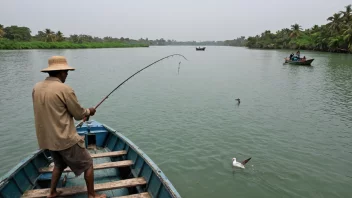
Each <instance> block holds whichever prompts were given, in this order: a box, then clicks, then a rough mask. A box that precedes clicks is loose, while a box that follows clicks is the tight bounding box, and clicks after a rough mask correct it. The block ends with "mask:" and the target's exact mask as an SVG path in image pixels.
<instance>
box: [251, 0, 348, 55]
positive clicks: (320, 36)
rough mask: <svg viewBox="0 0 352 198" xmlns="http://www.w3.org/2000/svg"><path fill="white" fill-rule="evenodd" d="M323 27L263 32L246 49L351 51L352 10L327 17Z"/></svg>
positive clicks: (252, 39) (252, 38) (292, 27)
mask: <svg viewBox="0 0 352 198" xmlns="http://www.w3.org/2000/svg"><path fill="white" fill-rule="evenodd" d="M327 20H328V21H329V22H328V23H327V24H326V25H321V26H318V25H314V26H313V27H312V28H310V29H306V30H302V28H301V26H300V25H298V24H294V25H291V28H290V29H288V28H284V29H282V30H279V31H277V32H276V33H271V32H270V31H269V30H266V31H265V32H263V33H262V34H261V35H257V36H254V37H248V39H247V42H246V46H247V47H249V48H263V49H308V50H319V51H329V52H350V53H351V52H352V9H351V5H348V6H346V7H345V10H344V11H341V12H339V13H335V14H334V15H333V16H331V17H329V18H327Z"/></svg>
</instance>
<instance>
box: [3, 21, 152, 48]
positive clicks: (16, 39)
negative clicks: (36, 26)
mask: <svg viewBox="0 0 352 198" xmlns="http://www.w3.org/2000/svg"><path fill="white" fill-rule="evenodd" d="M104 47H148V44H147V43H144V42H140V41H138V40H133V39H129V38H123V37H121V38H113V37H110V36H106V37H103V38H99V37H94V36H90V35H85V34H79V35H77V34H73V35H70V36H68V37H65V36H64V34H63V33H62V32H61V31H57V32H54V31H52V30H51V29H45V30H42V31H38V33H37V34H36V35H34V36H32V35H31V30H30V29H29V28H28V27H19V26H16V25H12V26H8V27H4V26H3V25H1V24H0V49H38V48H39V49H51V48H59V49H63V48H104Z"/></svg>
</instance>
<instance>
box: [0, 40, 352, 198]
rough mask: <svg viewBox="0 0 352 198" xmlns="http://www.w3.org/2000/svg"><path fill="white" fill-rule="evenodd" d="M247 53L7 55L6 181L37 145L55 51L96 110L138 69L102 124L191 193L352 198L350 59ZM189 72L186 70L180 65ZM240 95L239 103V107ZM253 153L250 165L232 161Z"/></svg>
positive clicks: (1, 123) (100, 114) (0, 161)
mask: <svg viewBox="0 0 352 198" xmlns="http://www.w3.org/2000/svg"><path fill="white" fill-rule="evenodd" d="M291 52H292V51H288V50H250V49H246V48H239V47H212V46H209V47H207V48H206V51H204V52H203V51H196V50H195V48H194V47H187V46H184V47H171V46H167V47H149V48H130V49H83V50H22V51H0V69H1V72H0V84H1V88H0V104H1V108H0V114H1V119H0V144H1V150H0V175H3V174H5V173H6V172H7V171H9V170H10V169H11V167H13V166H14V165H15V164H17V163H19V162H20V160H21V159H23V158H24V157H25V156H27V155H28V154H29V153H31V152H33V151H34V150H36V149H37V142H36V136H35V130H34V120H33V107H32V101H31V92H32V87H33V86H34V84H35V83H36V82H38V81H40V80H43V79H44V78H45V77H46V74H44V73H41V72H40V70H41V69H42V68H45V67H47V60H48V58H49V57H50V56H53V55H63V56H66V57H67V59H68V62H69V64H70V65H71V66H72V67H75V68H76V71H73V72H69V75H68V79H67V82H66V83H67V84H69V85H70V86H71V87H73V88H74V90H75V93H76V95H77V97H78V99H79V101H80V103H81V104H82V105H83V106H85V107H89V106H93V105H95V104H96V103H98V102H99V101H100V100H101V99H102V97H103V96H105V95H106V94H107V93H109V92H110V91H111V90H112V89H113V88H114V87H115V86H116V85H118V84H119V83H120V82H122V81H123V80H125V79H126V78H127V77H129V76H130V75H131V74H133V73H134V72H135V71H137V70H139V69H141V68H142V67H144V66H146V65H148V64H149V63H152V62H153V61H155V60H157V59H159V58H162V57H164V56H166V55H169V54H172V53H181V54H183V55H185V56H186V57H187V58H188V61H185V60H182V59H181V58H178V57H173V58H169V59H167V60H165V61H163V62H160V63H158V64H156V65H154V66H153V67H151V68H149V69H147V70H145V71H143V72H142V73H140V74H139V75H138V76H136V77H134V78H133V79H131V80H130V81H128V82H127V83H126V84H125V85H124V86H122V87H121V88H120V89H118V90H117V91H116V92H115V93H114V94H113V95H112V96H111V97H110V98H109V99H108V100H107V101H105V102H104V103H103V104H102V105H101V106H100V107H99V109H98V110H97V113H96V116H94V117H92V119H94V120H97V121H100V122H103V123H105V124H107V125H109V126H111V127H112V128H115V129H117V130H118V131H119V132H121V133H123V134H124V135H126V136H127V137H128V138H130V139H131V140H132V141H133V142H134V143H135V144H137V145H138V146H139V147H140V148H141V149H142V150H143V151H144V152H146V154H147V155H149V157H151V158H152V159H153V160H154V162H155V163H156V164H157V165H158V166H159V167H160V168H161V169H162V170H163V172H164V173H165V174H166V176H167V177H168V178H169V179H170V180H171V182H172V183H173V185H174V186H175V188H176V189H177V190H178V192H179V193H180V194H181V196H182V197H192V198H193V197H194V198H198V197H199V198H200V197H202V198H207V197H235V196H236V197H349V196H351V193H352V55H347V54H332V53H325V52H313V51H301V55H302V56H303V55H305V56H306V57H308V58H309V57H313V58H315V60H314V62H313V63H312V67H306V66H292V65H283V64H282V63H283V61H284V58H285V57H286V56H288V55H289V54H290V53H291ZM180 61H181V64H180V70H179V73H178V66H179V62H180ZM235 98H240V99H241V103H240V104H239V105H238V104H237V101H235ZM233 157H236V158H237V159H238V160H244V159H246V158H248V157H252V159H251V161H249V163H248V164H247V165H246V169H244V170H237V169H236V170H233V169H232V167H231V163H232V158H233Z"/></svg>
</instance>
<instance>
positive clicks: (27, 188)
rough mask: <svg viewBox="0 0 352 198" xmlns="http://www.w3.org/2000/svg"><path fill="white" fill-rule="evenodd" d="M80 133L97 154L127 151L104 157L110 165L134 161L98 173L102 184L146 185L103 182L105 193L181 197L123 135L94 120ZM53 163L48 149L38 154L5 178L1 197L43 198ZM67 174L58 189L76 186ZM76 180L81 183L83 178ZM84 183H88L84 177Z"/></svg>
mask: <svg viewBox="0 0 352 198" xmlns="http://www.w3.org/2000/svg"><path fill="white" fill-rule="evenodd" d="M77 132H78V133H79V135H81V136H84V137H85V142H86V147H87V148H89V147H90V146H92V145H93V146H94V147H95V151H107V152H108V153H112V152H114V151H121V152H122V151H123V152H124V154H123V155H121V156H115V157H104V158H101V159H108V161H109V162H108V163H107V164H109V163H110V164H111V163H123V162H131V165H130V166H123V167H112V168H110V169H107V170H104V172H103V173H102V174H101V175H99V174H98V176H99V178H100V180H101V181H102V182H103V181H104V182H106V181H110V182H114V181H116V182H120V183H118V184H119V185H120V184H121V183H123V182H125V180H126V181H127V180H134V181H137V180H138V182H140V181H143V182H145V183H141V184H138V185H136V186H131V185H126V186H123V185H122V187H121V186H117V187H118V188H119V189H107V188H106V187H105V188H104V183H103V184H101V186H102V188H101V190H102V192H103V193H106V194H108V193H110V194H112V195H115V196H117V195H118V196H127V195H131V194H141V193H142V194H143V195H146V197H160V198H169V197H171V198H173V197H181V196H180V195H179V193H178V192H177V190H176V189H175V188H174V186H173V185H172V184H171V182H170V181H169V180H168V179H167V177H166V176H165V175H164V173H163V172H162V171H161V170H160V169H159V167H158V166H157V165H156V164H155V163H154V162H153V161H152V160H151V159H150V158H149V157H148V156H147V155H146V154H145V153H144V152H143V151H142V150H141V149H139V148H138V147H137V146H136V145H135V144H134V143H133V142H131V141H130V140H129V139H128V138H126V137H125V136H123V135H122V134H120V133H118V132H116V131H115V130H114V129H112V128H110V127H108V126H106V125H103V124H100V123H98V122H95V121H92V122H90V123H89V124H86V123H85V124H84V125H83V126H82V127H81V128H78V129H77ZM115 153H116V152H115ZM100 154H104V153H100ZM100 154H98V155H100ZM110 161H111V162H110ZM50 164H52V159H51V156H50V153H49V152H48V151H47V150H38V151H35V152H34V153H32V154H31V155H30V156H28V157H27V158H25V159H24V160H22V161H21V162H20V163H19V164H18V165H17V166H15V167H14V168H13V169H12V170H11V171H9V172H8V173H7V174H6V175H5V176H3V177H2V178H1V182H0V197H1V198H14V197H41V195H43V193H44V192H45V190H47V188H49V187H50V180H51V172H50V170H49V171H48V172H43V170H46V169H50ZM97 167H98V166H97ZM101 171H103V170H101ZM95 172H96V171H95ZM97 172H98V171H97ZM108 174H110V175H108ZM64 175H65V173H64V174H63V176H62V178H61V181H60V182H59V186H58V187H65V185H66V183H74V182H72V181H73V179H72V178H69V179H68V180H69V181H64V180H67V178H65V177H64ZM95 175H96V174H95ZM104 177H105V178H104ZM71 179H72V181H71ZM75 180H78V181H80V179H79V178H78V179H75ZM98 181H99V180H98ZM81 182H84V180H83V178H82V181H81ZM95 185H97V184H95ZM98 185H99V184H98ZM117 187H116V188H117ZM36 189H39V190H36ZM75 192H76V193H77V194H72V195H70V197H82V195H83V194H84V192H83V191H82V192H81V191H75ZM31 193H32V194H31ZM36 193H37V194H36ZM40 193H41V194H40ZM67 195H69V194H67ZM85 196H86V195H85Z"/></svg>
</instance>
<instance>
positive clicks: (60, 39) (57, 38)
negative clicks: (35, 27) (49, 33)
mask: <svg viewBox="0 0 352 198" xmlns="http://www.w3.org/2000/svg"><path fill="white" fill-rule="evenodd" d="M56 40H57V41H58V42H61V41H64V40H65V38H64V35H63V34H62V32H61V31H57V33H56Z"/></svg>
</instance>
